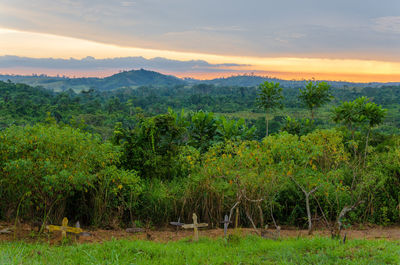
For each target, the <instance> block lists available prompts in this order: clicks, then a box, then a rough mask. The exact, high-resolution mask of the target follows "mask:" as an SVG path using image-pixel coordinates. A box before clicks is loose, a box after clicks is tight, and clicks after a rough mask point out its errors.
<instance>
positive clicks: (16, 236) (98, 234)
mask: <svg viewBox="0 0 400 265" xmlns="http://www.w3.org/2000/svg"><path fill="white" fill-rule="evenodd" d="M4 228H10V230H11V233H8V234H0V241H18V240H23V241H25V242H37V241H38V237H37V236H34V235H35V234H37V232H36V229H32V228H31V227H30V225H20V226H19V227H18V229H17V230H16V231H14V230H13V229H12V228H13V224H9V223H0V230H2V229H4ZM83 230H84V231H85V232H88V233H89V234H90V235H86V236H80V237H79V238H75V236H74V235H71V236H69V237H70V238H72V239H73V240H76V241H77V242H78V243H96V242H103V241H108V240H111V239H113V238H115V239H128V240H138V239H140V240H150V241H155V242H168V241H176V240H181V239H187V238H191V237H192V236H193V230H191V229H190V230H182V229H179V231H176V230H175V229H174V228H165V229H157V230H145V231H143V232H139V233H128V232H126V231H125V229H114V230H104V229H95V230H93V229H90V228H88V229H85V228H83ZM269 231H270V232H274V231H275V230H273V229H269ZM345 233H346V236H347V239H388V240H400V227H399V226H391V227H380V226H364V228H362V229H361V228H357V229H356V228H352V229H347V230H345V231H343V232H342V236H343V235H344V234H345ZM199 234H200V237H209V238H218V237H222V236H223V235H224V230H223V229H221V228H216V229H199ZM228 234H236V235H241V236H245V235H248V234H255V232H254V230H253V229H251V228H239V229H237V230H235V229H232V228H231V229H228ZM313 235H314V236H315V235H320V236H330V232H329V231H328V230H326V229H318V230H315V231H314V233H313ZM280 236H281V238H288V237H310V236H309V235H308V234H307V230H301V229H296V228H293V227H284V228H282V230H281V232H280ZM60 240H61V234H60V232H53V233H47V232H46V233H43V235H42V236H41V237H40V239H39V241H42V242H50V243H52V244H53V243H54V244H56V243H57V242H59V241H60Z"/></svg>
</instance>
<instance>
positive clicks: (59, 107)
mask: <svg viewBox="0 0 400 265" xmlns="http://www.w3.org/2000/svg"><path fill="white" fill-rule="evenodd" d="M331 94H332V96H333V100H332V102H331V103H329V104H328V105H327V106H325V107H324V108H322V109H321V110H320V112H321V113H322V114H324V115H317V116H316V117H315V124H317V125H319V126H322V127H325V128H329V127H333V126H334V125H335V124H334V123H333V122H332V119H330V117H329V113H330V112H329V110H330V109H331V108H332V107H333V106H335V105H338V104H340V103H341V102H342V101H349V100H354V99H356V98H358V97H361V96H366V97H368V98H370V99H371V100H373V101H374V102H375V103H377V104H379V105H382V106H383V107H385V108H387V109H388V115H387V117H386V119H385V122H384V124H383V126H381V128H380V130H381V131H384V132H386V133H393V132H397V128H399V127H400V109H399V106H398V104H397V103H398V102H400V88H399V87H396V86H387V87H382V88H368V87H366V88H343V89H331ZM257 95H258V91H257V88H256V87H226V86H214V85H208V84H198V85H193V86H190V87H187V86H170V87H168V86H166V87H151V86H142V87H138V88H135V89H133V88H124V89H117V90H111V91H98V90H94V89H89V90H86V91H82V92H79V93H75V92H74V91H73V90H66V91H64V92H60V93H55V92H51V91H49V90H45V89H42V88H40V87H35V88H34V87H30V86H28V85H24V84H14V83H7V82H0V128H5V127H8V126H9V125H11V124H17V125H23V124H34V123H36V122H39V121H43V120H44V119H45V118H46V117H47V116H48V115H50V116H52V117H54V118H55V119H56V120H57V121H58V122H62V123H64V124H70V125H71V126H78V125H77V124H79V126H81V127H80V128H81V129H82V126H83V125H84V126H85V130H87V131H89V132H92V133H98V134H100V135H102V137H103V138H110V137H112V133H113V131H112V129H113V127H114V125H115V123H117V122H122V123H123V124H124V126H125V127H133V126H134V121H133V118H132V117H133V116H134V115H135V113H137V112H142V113H144V115H147V116H152V115H157V114H162V113H165V112H167V110H168V108H172V109H174V110H175V111H180V110H181V109H185V110H186V111H187V112H189V111H199V110H203V111H208V112H214V113H219V114H224V115H225V114H226V115H227V116H229V117H235V118H244V119H245V121H246V123H247V125H248V126H255V127H256V128H257V132H256V137H257V139H259V140H260V139H262V137H263V136H264V135H265V133H264V132H265V123H264V117H263V115H262V112H263V110H262V109H260V108H259V107H258V106H257V102H256V98H257ZM282 95H283V102H282V104H283V106H284V109H283V110H282V111H279V112H276V113H275V114H274V116H273V117H271V122H270V130H271V132H273V133H274V132H278V131H279V130H280V128H281V127H282V126H285V124H286V123H287V116H292V117H295V118H296V119H303V118H309V116H308V114H304V112H303V110H304V109H305V106H304V105H303V104H302V102H301V101H300V100H299V95H300V92H299V87H292V88H283V90H282Z"/></svg>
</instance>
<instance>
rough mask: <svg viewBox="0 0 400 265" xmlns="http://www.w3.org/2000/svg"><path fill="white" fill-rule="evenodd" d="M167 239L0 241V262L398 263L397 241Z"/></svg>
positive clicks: (399, 249)
mask: <svg viewBox="0 0 400 265" xmlns="http://www.w3.org/2000/svg"><path fill="white" fill-rule="evenodd" d="M234 239H236V240H231V241H230V242H226V241H225V240H224V239H217V240H212V239H206V238H203V239H200V241H199V242H197V243H193V242H190V241H188V240H182V241H179V242H170V243H166V244H165V243H155V242H150V241H129V240H112V241H109V242H103V243H96V244H78V245H66V246H49V245H47V244H28V243H20V242H13V243H9V242H3V243H0V264H400V244H399V243H398V242H393V241H385V240H351V241H348V242H347V243H346V244H345V245H343V244H341V243H339V242H338V241H334V240H331V239H329V238H322V237H315V238H311V239H306V238H299V239H285V240H282V241H272V240H265V239H262V238H258V237H254V236H249V237H246V238H234Z"/></svg>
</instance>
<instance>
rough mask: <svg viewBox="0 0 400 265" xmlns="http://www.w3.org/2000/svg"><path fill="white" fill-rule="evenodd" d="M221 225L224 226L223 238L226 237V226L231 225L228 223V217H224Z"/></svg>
mask: <svg viewBox="0 0 400 265" xmlns="http://www.w3.org/2000/svg"><path fill="white" fill-rule="evenodd" d="M221 223H223V224H224V237H226V235H227V233H228V226H229V224H230V223H231V221H229V217H228V215H227V214H226V215H225V218H224V221H223V222H221Z"/></svg>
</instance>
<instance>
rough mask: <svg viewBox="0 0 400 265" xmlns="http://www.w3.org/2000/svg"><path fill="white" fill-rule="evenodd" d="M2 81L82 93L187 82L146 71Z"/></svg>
mask: <svg viewBox="0 0 400 265" xmlns="http://www.w3.org/2000/svg"><path fill="white" fill-rule="evenodd" d="M0 80H2V81H7V80H10V81H11V82H14V83H24V84H28V85H31V86H42V87H44V88H47V89H51V90H54V91H63V90H67V89H73V90H77V91H81V90H84V89H90V88H93V89H99V90H112V89H116V88H121V87H138V86H150V85H151V86H175V85H184V84H186V82H185V81H184V80H182V79H179V78H177V77H175V76H171V75H163V74H161V73H157V72H154V71H148V70H144V69H140V70H131V71H124V72H120V73H118V74H114V75H112V76H109V77H105V78H94V77H89V78H69V77H51V76H46V75H33V76H19V75H15V76H14V75H0Z"/></svg>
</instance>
